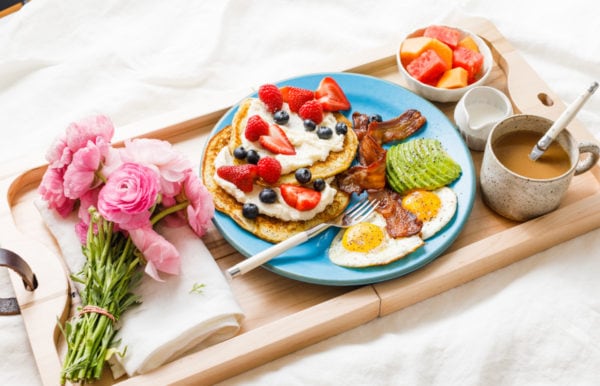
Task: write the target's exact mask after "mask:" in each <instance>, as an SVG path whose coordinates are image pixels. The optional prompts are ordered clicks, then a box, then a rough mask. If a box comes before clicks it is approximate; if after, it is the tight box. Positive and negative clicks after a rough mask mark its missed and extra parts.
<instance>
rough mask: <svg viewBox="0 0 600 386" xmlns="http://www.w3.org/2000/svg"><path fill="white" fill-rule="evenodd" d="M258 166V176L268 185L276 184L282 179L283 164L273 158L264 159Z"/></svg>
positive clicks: (259, 161)
mask: <svg viewBox="0 0 600 386" xmlns="http://www.w3.org/2000/svg"><path fill="white" fill-rule="evenodd" d="M256 166H258V176H259V177H260V178H262V179H263V181H265V182H266V183H267V184H274V183H276V182H277V180H278V179H279V177H281V164H280V163H279V161H277V160H276V159H275V158H273V157H270V156H266V157H262V158H261V159H260V160H258V164H256Z"/></svg>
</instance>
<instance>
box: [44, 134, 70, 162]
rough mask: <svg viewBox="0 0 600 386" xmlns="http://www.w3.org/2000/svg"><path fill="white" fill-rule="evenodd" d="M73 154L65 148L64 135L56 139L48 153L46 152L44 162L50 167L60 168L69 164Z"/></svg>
mask: <svg viewBox="0 0 600 386" xmlns="http://www.w3.org/2000/svg"><path fill="white" fill-rule="evenodd" d="M72 158H73V152H72V151H71V149H69V147H68V146H67V137H66V135H65V134H63V135H62V136H60V137H58V138H56V139H55V140H54V142H53V143H52V145H51V146H50V148H49V149H48V151H47V152H46V160H47V161H48V164H50V167H53V168H62V167H65V166H67V165H68V164H70V163H71V160H72Z"/></svg>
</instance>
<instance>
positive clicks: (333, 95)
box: [315, 76, 350, 111]
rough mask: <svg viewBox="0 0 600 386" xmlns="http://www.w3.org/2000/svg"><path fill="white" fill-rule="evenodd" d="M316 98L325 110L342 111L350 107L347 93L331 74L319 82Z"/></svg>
mask: <svg viewBox="0 0 600 386" xmlns="http://www.w3.org/2000/svg"><path fill="white" fill-rule="evenodd" d="M315 99H317V100H318V101H319V103H321V106H323V110H325V111H340V110H348V109H349V108H350V102H349V101H348V98H346V94H344V91H342V88H341V87H340V85H339V84H337V82H336V81H335V80H334V79H333V78H331V77H329V76H326V77H324V78H323V79H322V80H321V83H319V87H318V88H317V91H315Z"/></svg>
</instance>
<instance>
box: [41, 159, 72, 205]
mask: <svg viewBox="0 0 600 386" xmlns="http://www.w3.org/2000/svg"><path fill="white" fill-rule="evenodd" d="M64 174H65V168H64V167H63V168H52V167H48V169H47V170H46V173H44V176H43V177H42V181H41V183H40V186H39V187H38V193H39V194H40V195H41V196H42V198H43V199H44V200H45V201H46V202H47V203H48V207H49V208H50V209H54V210H56V211H57V212H58V213H59V214H60V215H61V216H62V217H67V216H68V215H69V213H71V211H72V210H73V208H74V207H75V200H73V199H70V198H68V197H67V196H65V191H64V185H63V182H64Z"/></svg>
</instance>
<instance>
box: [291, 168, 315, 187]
mask: <svg viewBox="0 0 600 386" xmlns="http://www.w3.org/2000/svg"><path fill="white" fill-rule="evenodd" d="M295 176H296V179H297V180H298V182H299V183H301V184H306V183H307V182H309V181H310V179H311V178H312V173H311V172H310V170H308V169H307V168H300V169H298V170H296V173H295Z"/></svg>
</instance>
